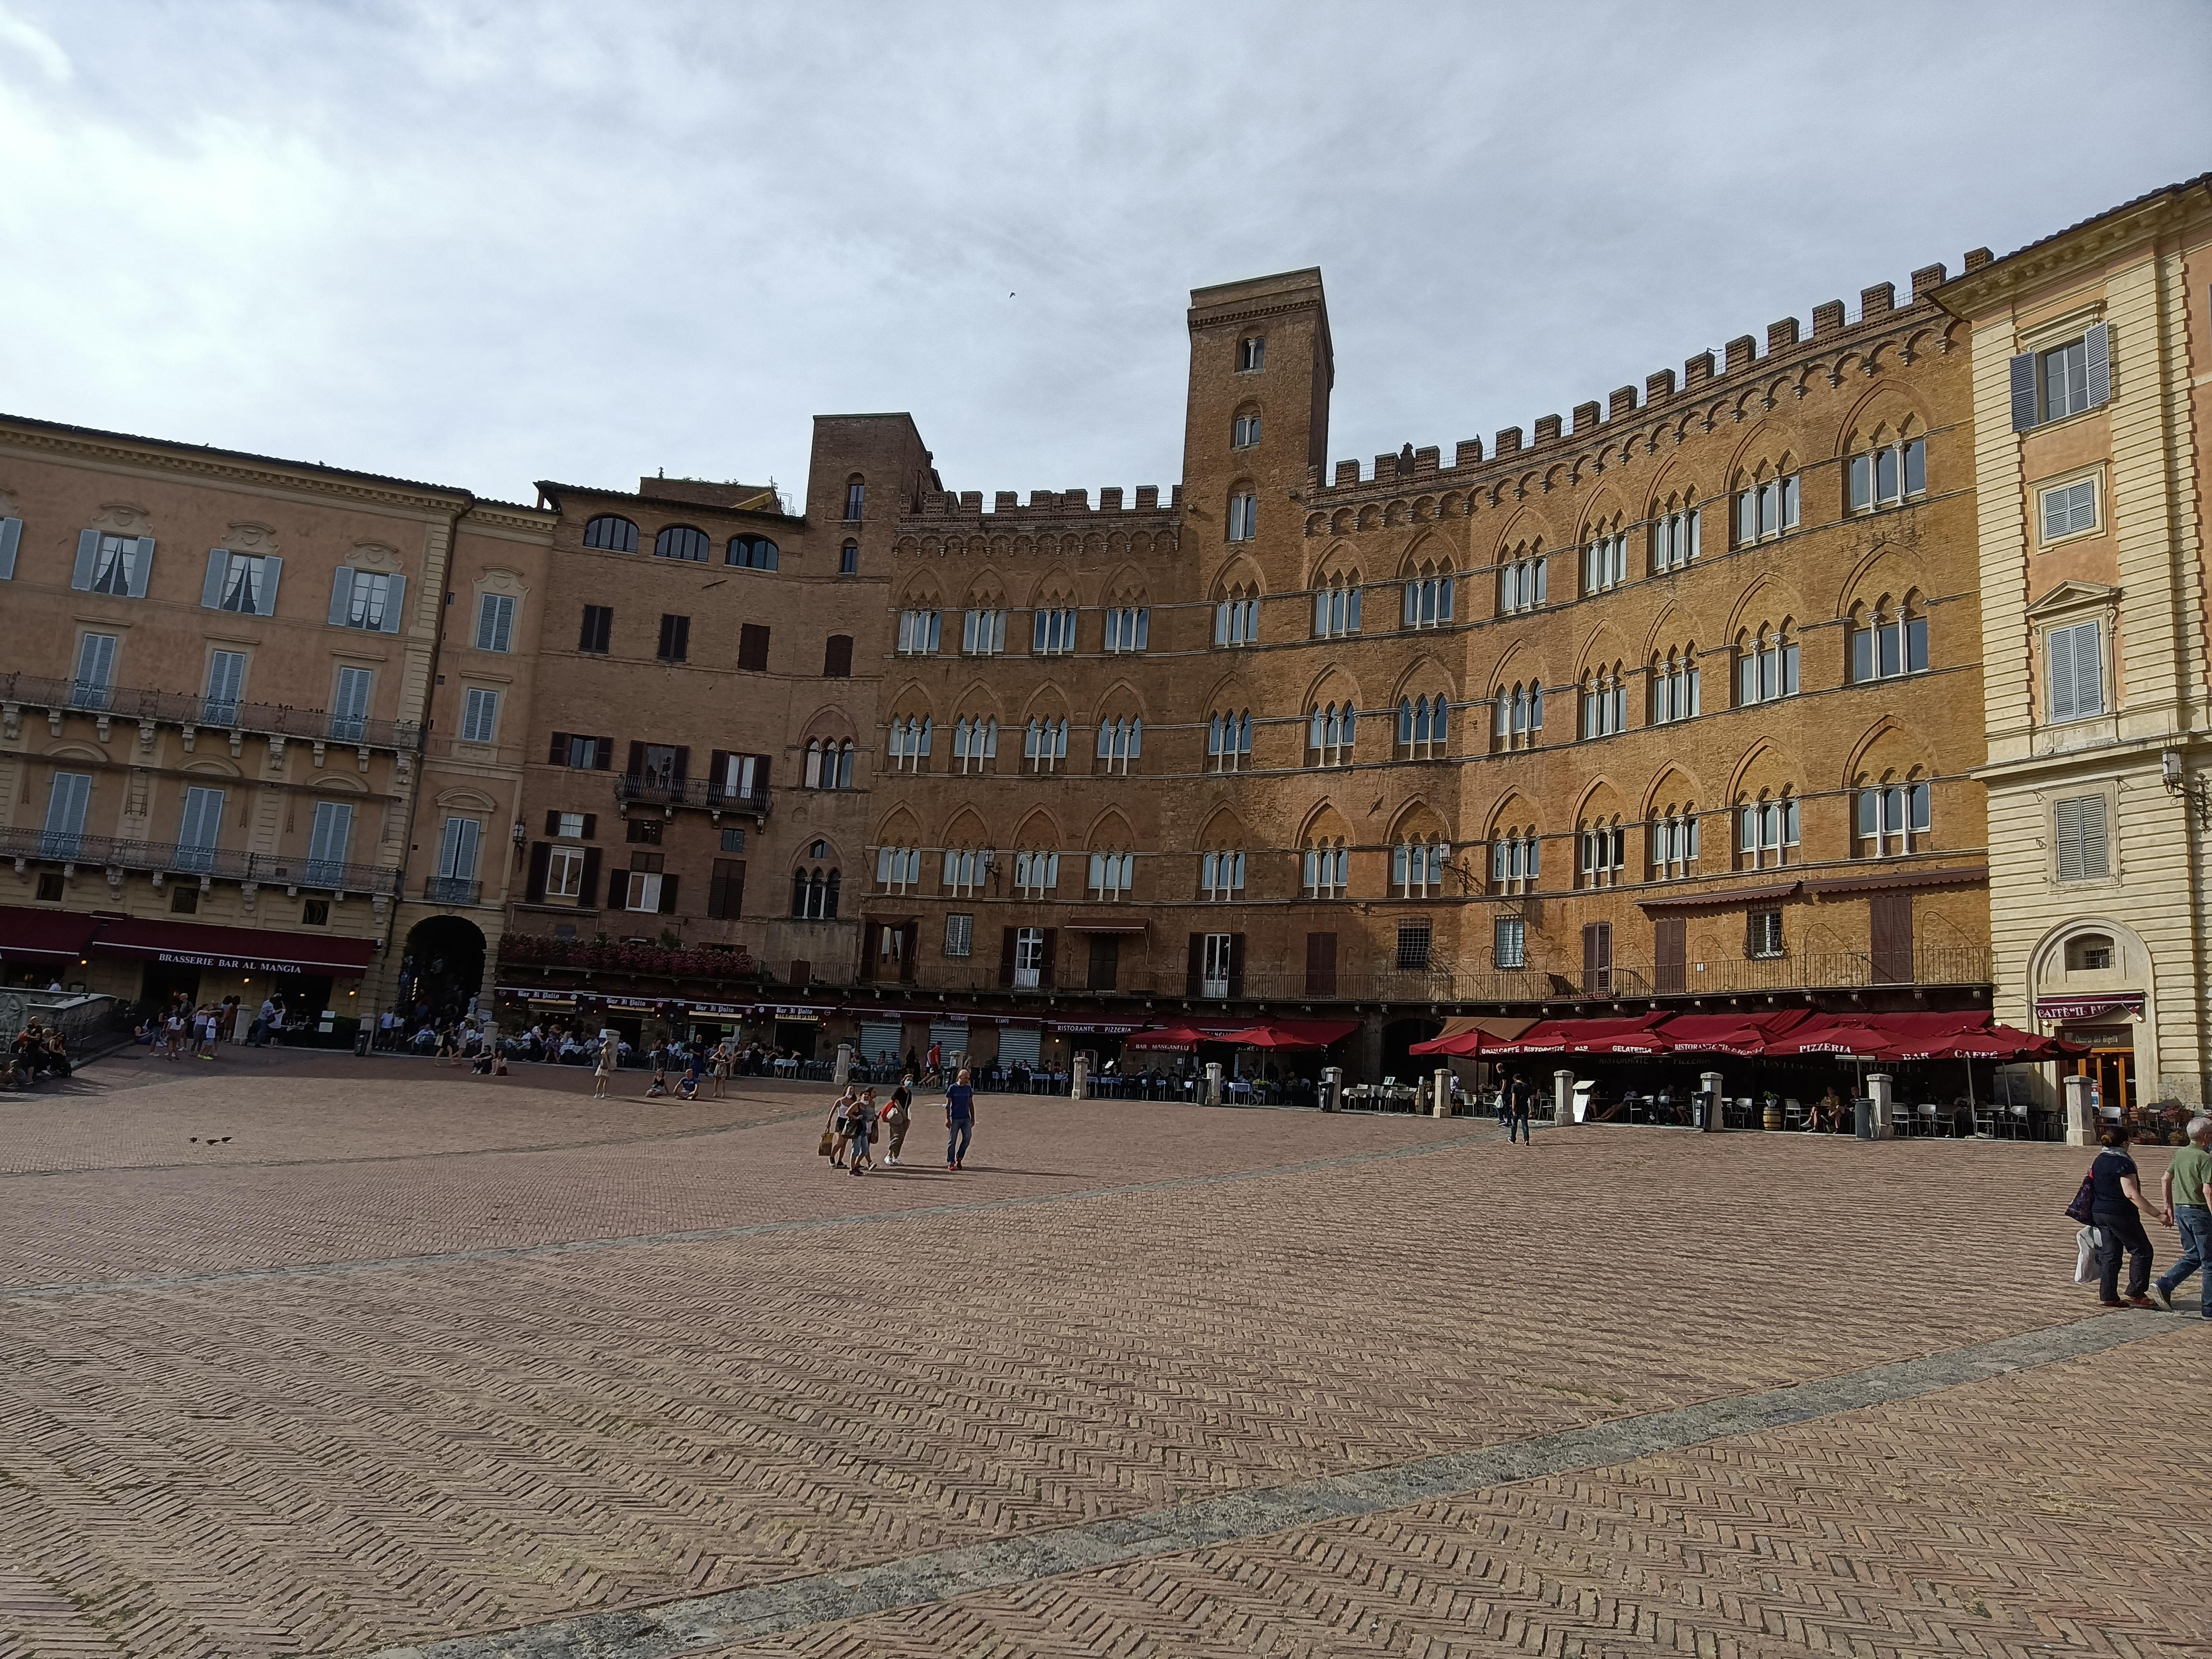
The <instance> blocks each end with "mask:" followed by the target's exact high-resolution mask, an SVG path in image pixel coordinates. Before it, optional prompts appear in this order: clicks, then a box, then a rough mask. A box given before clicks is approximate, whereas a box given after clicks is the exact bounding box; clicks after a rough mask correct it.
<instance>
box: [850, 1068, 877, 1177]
mask: <svg viewBox="0 0 2212 1659" xmlns="http://www.w3.org/2000/svg"><path fill="white" fill-rule="evenodd" d="M875 1129H876V1091H874V1090H873V1089H864V1090H862V1091H860V1098H859V1099H858V1100H855V1101H853V1102H851V1103H849V1104H848V1105H847V1106H846V1108H845V1139H846V1142H847V1144H848V1146H849V1147H850V1148H851V1151H852V1158H851V1160H850V1163H849V1164H848V1167H849V1168H850V1170H852V1172H853V1173H854V1175H861V1174H864V1173H866V1171H867V1170H872V1169H874V1168H875V1167H876V1164H875V1160H874V1159H873V1158H870V1157H869V1156H868V1142H869V1140H870V1139H871V1138H872V1136H873V1135H874V1133H875Z"/></svg>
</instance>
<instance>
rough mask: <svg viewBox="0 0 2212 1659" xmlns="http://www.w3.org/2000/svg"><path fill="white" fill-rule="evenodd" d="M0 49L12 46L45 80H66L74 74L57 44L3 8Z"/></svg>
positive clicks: (58, 43)
mask: <svg viewBox="0 0 2212 1659" xmlns="http://www.w3.org/2000/svg"><path fill="white" fill-rule="evenodd" d="M0 46H12V47H13V48H15V50H16V51H17V52H21V53H22V54H23V55H24V56H25V57H27V58H29V59H30V60H31V61H32V62H33V63H34V64H37V65H38V66H39V68H40V70H41V71H43V72H44V74H45V75H46V79H47V80H49V81H66V80H68V79H69V78H70V75H71V74H72V73H73V72H74V71H73V70H72V67H71V65H70V59H69V54H68V53H67V52H64V51H63V50H62V49H61V44H60V42H58V41H57V40H55V39H54V38H53V36H52V35H51V34H48V33H46V31H45V30H43V29H41V28H39V27H35V26H34V25H33V24H31V23H29V22H27V21H24V20H23V19H22V18H21V17H18V16H16V15H14V14H13V13H12V12H9V10H7V9H5V8H4V7H0Z"/></svg>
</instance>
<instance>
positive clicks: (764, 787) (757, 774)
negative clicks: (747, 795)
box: [753, 755, 769, 799]
mask: <svg viewBox="0 0 2212 1659" xmlns="http://www.w3.org/2000/svg"><path fill="white" fill-rule="evenodd" d="M768 760H769V757H767V756H766V755H755V756H754V757H753V792H754V793H756V794H757V795H758V796H760V797H761V798H762V799H767V798H768Z"/></svg>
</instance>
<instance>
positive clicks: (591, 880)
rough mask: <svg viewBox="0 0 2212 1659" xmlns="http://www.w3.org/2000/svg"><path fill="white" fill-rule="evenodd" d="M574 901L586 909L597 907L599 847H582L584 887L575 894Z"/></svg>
mask: <svg viewBox="0 0 2212 1659" xmlns="http://www.w3.org/2000/svg"><path fill="white" fill-rule="evenodd" d="M576 902H577V903H579V904H580V905H581V906H582V907H583V908H585V909H586V910H596V909H598V908H599V848H596V847H586V848H585V849H584V889H583V891H581V892H580V893H578V894H577V895H576Z"/></svg>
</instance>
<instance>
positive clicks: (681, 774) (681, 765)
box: [673, 744, 691, 793]
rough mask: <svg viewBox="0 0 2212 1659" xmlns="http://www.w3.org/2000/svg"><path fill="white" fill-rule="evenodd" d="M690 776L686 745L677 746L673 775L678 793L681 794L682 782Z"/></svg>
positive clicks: (689, 756)
mask: <svg viewBox="0 0 2212 1659" xmlns="http://www.w3.org/2000/svg"><path fill="white" fill-rule="evenodd" d="M690 775H691V750H690V747H689V746H688V745H685V744H678V745H677V750H676V770H675V773H674V775H673V776H674V781H675V785H676V789H677V792H678V793H682V792H683V788H684V780H685V779H687V778H689V777H690Z"/></svg>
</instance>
